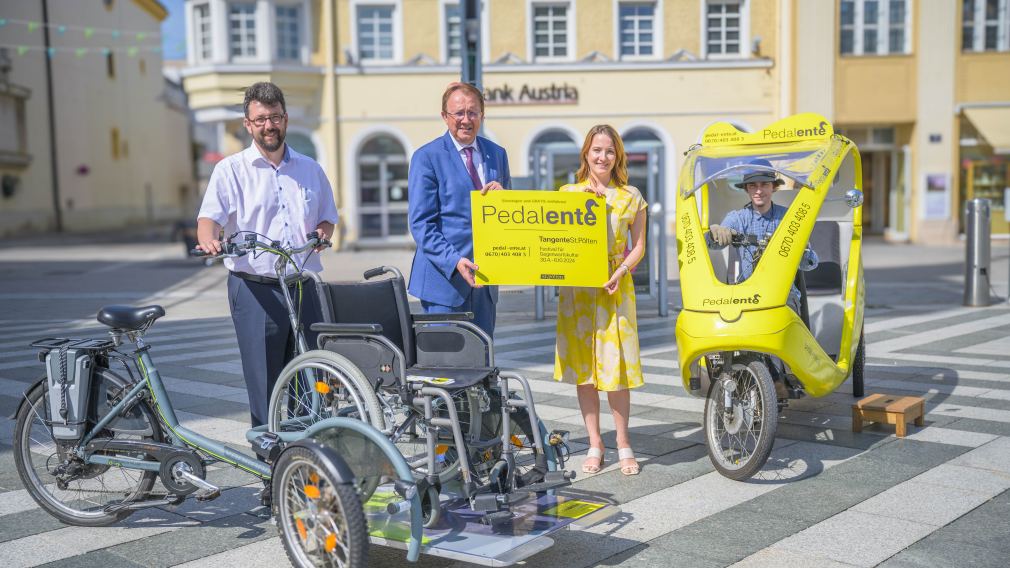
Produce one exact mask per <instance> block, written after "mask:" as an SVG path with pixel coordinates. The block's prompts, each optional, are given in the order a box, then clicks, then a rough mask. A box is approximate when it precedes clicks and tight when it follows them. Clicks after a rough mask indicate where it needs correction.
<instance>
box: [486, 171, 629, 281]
mask: <svg viewBox="0 0 1010 568" xmlns="http://www.w3.org/2000/svg"><path fill="white" fill-rule="evenodd" d="M470 208H471V213H472V219H473V254H474V262H475V263H476V264H477V266H479V267H480V269H479V270H478V271H477V281H478V282H480V283H482V284H513V285H546V286H588V287H596V286H603V284H604V283H606V281H607V279H608V278H609V277H610V274H609V273H608V272H609V271H608V267H607V204H606V201H605V200H604V199H603V198H602V197H596V196H595V195H593V194H592V193H587V192H560V191H525V190H523V191H517V190H508V191H489V192H488V193H487V195H481V194H480V192H479V191H475V192H473V193H472V194H471V196H470Z"/></svg>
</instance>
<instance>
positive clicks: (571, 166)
mask: <svg viewBox="0 0 1010 568" xmlns="http://www.w3.org/2000/svg"><path fill="white" fill-rule="evenodd" d="M529 159H530V173H531V174H532V177H533V184H534V186H535V187H536V188H537V189H557V188H559V187H561V186H562V185H564V184H566V183H572V182H574V181H575V172H576V171H578V169H579V143H578V142H576V141H575V140H573V139H572V137H571V136H570V135H569V134H568V133H567V132H564V131H563V130H546V131H544V132H541V133H540V134H539V135H537V137H536V138H535V139H534V140H533V144H531V145H530V157H529Z"/></svg>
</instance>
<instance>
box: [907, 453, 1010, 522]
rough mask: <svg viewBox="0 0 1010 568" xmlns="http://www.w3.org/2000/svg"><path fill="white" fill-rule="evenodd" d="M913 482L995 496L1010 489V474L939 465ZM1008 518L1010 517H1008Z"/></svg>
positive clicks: (945, 464) (947, 464)
mask: <svg viewBox="0 0 1010 568" xmlns="http://www.w3.org/2000/svg"><path fill="white" fill-rule="evenodd" d="M914 481H916V482H919V483H930V484H933V485H942V486H944V487H954V488H957V489H964V490H966V491H976V492H980V493H985V494H987V495H990V496H991V495H997V494H999V493H1001V492H1003V491H1006V490H1007V489H1008V488H1010V474H1008V473H1003V472H999V471H988V470H984V469H978V468H974V467H965V466H960V465H955V464H952V463H944V464H940V465H938V466H936V467H934V468H933V469H930V470H927V471H925V472H923V473H922V474H921V475H919V476H918V477H916V478H915V479H914ZM1008 518H1010V517H1008Z"/></svg>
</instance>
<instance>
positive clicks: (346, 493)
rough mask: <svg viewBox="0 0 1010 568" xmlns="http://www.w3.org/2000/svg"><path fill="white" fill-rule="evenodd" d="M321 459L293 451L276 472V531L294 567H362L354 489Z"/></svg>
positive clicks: (360, 513)
mask: <svg viewBox="0 0 1010 568" xmlns="http://www.w3.org/2000/svg"><path fill="white" fill-rule="evenodd" d="M325 459H327V458H326V456H324V455H323V454H321V453H319V452H317V451H313V450H310V449H308V448H305V447H292V448H290V449H288V450H287V451H285V452H284V453H283V454H282V455H281V457H280V459H278V461H277V466H276V468H275V470H274V481H273V487H274V502H275V503H277V526H278V528H279V529H280V533H281V540H282V541H283V542H284V549H285V551H286V552H287V554H288V558H289V559H290V560H291V562H292V564H294V565H295V566H323V567H331V566H332V567H340V568H343V567H357V566H364V565H365V564H366V556H367V552H368V548H367V544H368V531H367V525H366V521H365V515H364V509H363V507H362V505H361V500H360V499H359V498H358V495H357V493H356V492H355V490H354V488H353V486H351V485H346V484H342V483H340V482H339V480H338V479H336V478H335V477H334V475H333V474H332V473H331V471H330V468H329V467H327V466H326V465H327V464H325V463H323V460H325Z"/></svg>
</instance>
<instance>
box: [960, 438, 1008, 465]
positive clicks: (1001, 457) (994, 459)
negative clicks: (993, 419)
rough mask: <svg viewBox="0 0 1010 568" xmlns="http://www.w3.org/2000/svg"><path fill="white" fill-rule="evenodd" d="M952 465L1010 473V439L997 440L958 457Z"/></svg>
mask: <svg viewBox="0 0 1010 568" xmlns="http://www.w3.org/2000/svg"><path fill="white" fill-rule="evenodd" d="M951 463H952V464H954V465H964V466H968V467H977V468H980V469H989V470H993V471H1002V472H1004V473H1010V438H1003V437H1000V438H996V439H995V440H993V441H992V442H989V443H988V444H985V445H984V446H980V447H978V448H975V449H974V450H971V451H970V452H968V453H966V454H964V455H962V456H960V457H958V458H957V459H955V460H953V461H952V462H951Z"/></svg>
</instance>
